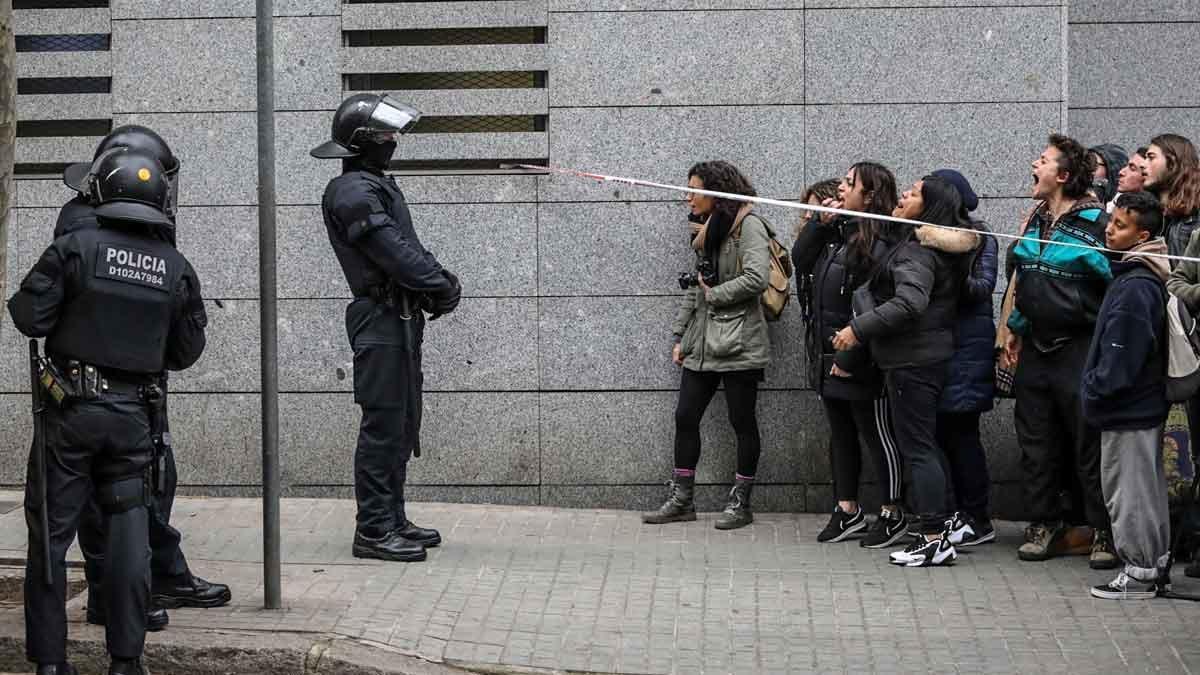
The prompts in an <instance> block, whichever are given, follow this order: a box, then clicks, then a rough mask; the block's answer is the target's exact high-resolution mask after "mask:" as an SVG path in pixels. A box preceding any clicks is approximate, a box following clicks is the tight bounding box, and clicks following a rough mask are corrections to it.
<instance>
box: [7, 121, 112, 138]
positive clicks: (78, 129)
mask: <svg viewBox="0 0 1200 675" xmlns="http://www.w3.org/2000/svg"><path fill="white" fill-rule="evenodd" d="M110 131H112V120H111V119H106V120H18V121H17V138H45V137H58V138H66V137H70V136H106V135H108V132H110Z"/></svg>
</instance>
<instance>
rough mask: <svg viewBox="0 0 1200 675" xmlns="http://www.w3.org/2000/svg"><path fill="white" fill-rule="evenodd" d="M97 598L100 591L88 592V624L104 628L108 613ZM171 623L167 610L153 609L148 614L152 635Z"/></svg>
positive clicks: (148, 628) (147, 619) (147, 623)
mask: <svg viewBox="0 0 1200 675" xmlns="http://www.w3.org/2000/svg"><path fill="white" fill-rule="evenodd" d="M97 597H99V591H96V592H95V593H93V592H92V591H91V590H89V591H88V603H87V622H88V623H90V624H92V625H93V626H103V625H104V624H105V623H107V621H108V612H106V611H105V609H104V604H103V603H101V602H99V601H97V600H96V598H97ZM169 623H171V617H169V616H167V610H165V609H158V608H151V609H150V610H149V611H147V612H146V630H148V631H150V632H151V633H157V632H158V631H160V630H163V629H164V628H166V627H167V624H169Z"/></svg>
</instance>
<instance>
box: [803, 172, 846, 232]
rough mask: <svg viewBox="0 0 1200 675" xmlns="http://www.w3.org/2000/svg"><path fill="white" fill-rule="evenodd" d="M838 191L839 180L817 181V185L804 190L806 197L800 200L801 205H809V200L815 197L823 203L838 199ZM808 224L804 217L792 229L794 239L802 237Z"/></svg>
mask: <svg viewBox="0 0 1200 675" xmlns="http://www.w3.org/2000/svg"><path fill="white" fill-rule="evenodd" d="M837 190H838V179H837V178H826V179H825V180H822V181H817V182H816V183H813V184H812V185H809V186H808V187H806V188H804V196H803V197H801V198H800V203H801V204H807V203H808V200H809V199H812V198H813V197H816V198H817V201H818V202H823V201H825V200H826V199H837ZM808 215H809V216H810V217H811V216H812V215H813V214H812V213H811V212H809V214H808ZM806 222H807V220H806V218H803V217H802V218H799V219H798V220H797V221H796V226H795V227H794V228H792V236H793V237H796V236H799V235H800V231H801V230H803V229H804V225H805V224H806Z"/></svg>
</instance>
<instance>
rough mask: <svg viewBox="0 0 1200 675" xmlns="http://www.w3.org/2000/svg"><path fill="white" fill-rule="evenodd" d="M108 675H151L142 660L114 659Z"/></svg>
mask: <svg viewBox="0 0 1200 675" xmlns="http://www.w3.org/2000/svg"><path fill="white" fill-rule="evenodd" d="M108 675H150V674H149V672H148V671H147V670H146V666H143V665H142V660H141V659H113V660H112V663H111V664H110V665H109V666H108Z"/></svg>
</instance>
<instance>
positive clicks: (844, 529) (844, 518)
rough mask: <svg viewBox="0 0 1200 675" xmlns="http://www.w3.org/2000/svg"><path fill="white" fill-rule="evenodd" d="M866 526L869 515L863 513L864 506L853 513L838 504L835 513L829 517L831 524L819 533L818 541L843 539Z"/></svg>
mask: <svg viewBox="0 0 1200 675" xmlns="http://www.w3.org/2000/svg"><path fill="white" fill-rule="evenodd" d="M866 527H867V516H866V514H864V513H863V510H862V507H859V509H858V511H855V512H854V513H852V514H851V513H846V512H845V511H843V510H842V507H840V506H836V507H834V509H833V515H832V516H830V517H829V524H828V525H826V526H825V529H823V530H821V534H818V535H817V541H819V542H821V543H822V544H825V543H829V542H834V541H841V540H843V539H845V538H846V537H849V536H850V535H852V534H854V533H856V532H861V531H862V530H864V529H866Z"/></svg>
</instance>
